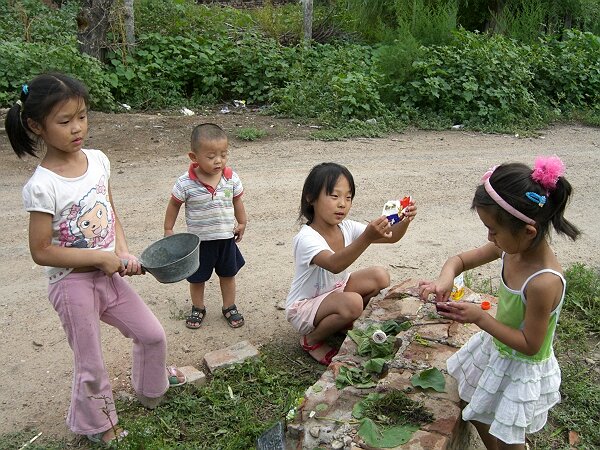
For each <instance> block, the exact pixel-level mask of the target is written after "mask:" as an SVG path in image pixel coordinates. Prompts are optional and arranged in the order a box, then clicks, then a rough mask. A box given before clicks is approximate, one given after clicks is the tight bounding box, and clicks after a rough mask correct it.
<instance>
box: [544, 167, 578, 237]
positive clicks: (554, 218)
mask: <svg viewBox="0 0 600 450" xmlns="http://www.w3.org/2000/svg"><path fill="white" fill-rule="evenodd" d="M571 192H572V188H571V183H569V182H568V181H567V179H566V178H564V177H560V178H559V179H558V181H557V183H556V189H554V190H553V191H552V192H550V195H549V200H550V204H551V205H552V206H553V208H552V214H551V216H550V218H549V219H550V221H551V222H552V226H553V227H554V229H555V230H556V232H557V233H558V234H564V235H566V236H568V237H569V238H571V239H572V240H573V241H574V240H575V239H577V237H578V236H579V235H580V234H581V232H580V231H579V229H578V228H577V227H576V226H575V225H573V224H572V223H571V222H569V221H568V220H567V219H565V217H564V213H565V208H566V207H567V204H568V203H569V199H570V197H571Z"/></svg>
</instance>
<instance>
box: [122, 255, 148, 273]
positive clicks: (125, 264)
mask: <svg viewBox="0 0 600 450" xmlns="http://www.w3.org/2000/svg"><path fill="white" fill-rule="evenodd" d="M121 263H122V264H123V266H124V267H125V268H126V269H127V265H128V264H129V260H128V259H125V258H121ZM140 266H141V267H142V274H145V273H146V268H145V267H144V266H143V265H142V263H140Z"/></svg>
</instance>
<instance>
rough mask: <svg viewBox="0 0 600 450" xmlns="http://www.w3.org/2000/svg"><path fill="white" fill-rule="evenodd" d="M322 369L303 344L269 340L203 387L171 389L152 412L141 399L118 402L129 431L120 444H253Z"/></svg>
mask: <svg viewBox="0 0 600 450" xmlns="http://www.w3.org/2000/svg"><path fill="white" fill-rule="evenodd" d="M322 370H323V369H322V368H321V367H320V366H318V364H317V363H315V362H313V361H312V359H310V357H308V356H307V355H305V354H304V353H303V352H301V350H300V349H299V347H298V346H293V347H292V346H291V345H289V346H286V345H284V346H282V345H281V344H277V345H275V344H267V345H266V346H264V347H262V348H261V356H260V357H259V358H258V359H255V360H248V361H245V362H244V363H243V364H240V365H236V366H233V367H230V368H227V369H223V370H221V371H218V372H217V373H216V374H215V376H214V377H213V378H212V379H211V380H210V382H209V383H208V384H207V385H205V386H203V387H201V388H197V387H195V386H192V385H186V386H184V387H183V388H182V389H173V390H171V391H169V393H168V396H169V401H168V402H166V403H165V404H164V405H162V406H160V407H158V408H157V409H156V410H154V411H153V412H152V413H148V411H146V410H144V409H143V408H142V407H140V406H139V404H138V403H137V402H134V403H128V402H125V403H118V405H117V409H118V411H119V423H120V425H122V426H123V427H124V428H126V429H127V430H128V431H129V436H128V437H127V439H126V440H125V441H124V442H123V445H122V446H121V447H120V448H123V449H140V448H161V449H168V448H182V445H183V447H185V448H194V449H215V448H219V449H231V450H234V449H241V448H253V447H254V445H255V442H256V439H257V438H258V437H259V436H260V435H261V434H262V433H263V432H264V431H266V430H267V429H269V428H270V427H271V426H273V425H274V424H275V423H277V422H278V421H279V420H281V419H283V418H284V417H285V416H286V414H287V413H288V411H289V410H290V409H291V408H292V407H293V406H295V405H296V404H297V399H298V398H299V397H302V396H303V395H304V391H305V390H306V389H307V388H308V387H309V386H310V385H312V384H313V383H314V382H315V381H316V380H317V379H318V378H319V376H320V374H321V372H322Z"/></svg>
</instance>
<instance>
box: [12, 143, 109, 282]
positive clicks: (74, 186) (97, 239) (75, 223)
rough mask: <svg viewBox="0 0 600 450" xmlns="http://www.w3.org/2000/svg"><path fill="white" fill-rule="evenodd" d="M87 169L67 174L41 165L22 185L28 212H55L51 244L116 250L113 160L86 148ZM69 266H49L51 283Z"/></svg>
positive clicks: (62, 275) (63, 273)
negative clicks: (110, 189) (111, 190)
mask: <svg viewBox="0 0 600 450" xmlns="http://www.w3.org/2000/svg"><path fill="white" fill-rule="evenodd" d="M83 152H84V153H85V155H86V156H87V160H88V167H87V171H86V172H85V173H84V174H83V175H81V176H80V177H77V178H65V177H62V176H60V175H57V174H56V173H54V172H52V171H50V170H48V169H46V168H44V167H41V166H38V167H37V168H36V170H35V172H34V173H33V175H32V177H31V178H30V179H29V181H28V182H27V184H26V185H25V187H24V188H23V203H24V205H25V210H26V211H28V212H31V211H37V212H43V213H48V214H51V215H52V245H58V246H61V247H77V248H81V249H97V250H98V249H100V250H106V251H114V249H115V227H114V215H113V211H112V207H111V205H110V201H109V197H108V179H109V178H110V162H109V160H108V158H107V157H106V155H105V154H104V153H102V152H101V151H100V150H87V149H84V150H83ZM72 270H73V269H72V268H68V267H47V268H46V274H47V275H48V280H49V282H50V283H55V282H56V281H58V280H60V279H61V278H63V277H65V276H66V275H67V274H69V273H70V272H71V271H72Z"/></svg>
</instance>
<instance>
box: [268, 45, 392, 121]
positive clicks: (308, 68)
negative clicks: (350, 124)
mask: <svg viewBox="0 0 600 450" xmlns="http://www.w3.org/2000/svg"><path fill="white" fill-rule="evenodd" d="M372 60H373V50H372V48H371V47H368V46H362V45H346V46H340V47H336V46H332V45H329V44H324V45H314V46H313V47H311V48H298V49H297V52H296V54H295V60H294V63H293V64H292V66H291V71H290V75H289V81H288V82H287V84H286V85H285V87H283V88H282V89H279V90H277V91H276V92H275V93H274V94H273V99H274V105H273V110H274V111H275V112H277V113H280V114H285V115H288V116H292V117H307V118H319V119H321V120H324V121H327V122H330V123H343V122H346V121H347V120H348V119H349V118H356V119H370V118H374V117H377V116H380V115H381V114H383V113H384V111H385V107H384V105H383V103H382V102H381V100H380V96H379V91H378V86H379V76H378V74H377V73H376V72H374V71H373V61H372Z"/></svg>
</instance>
